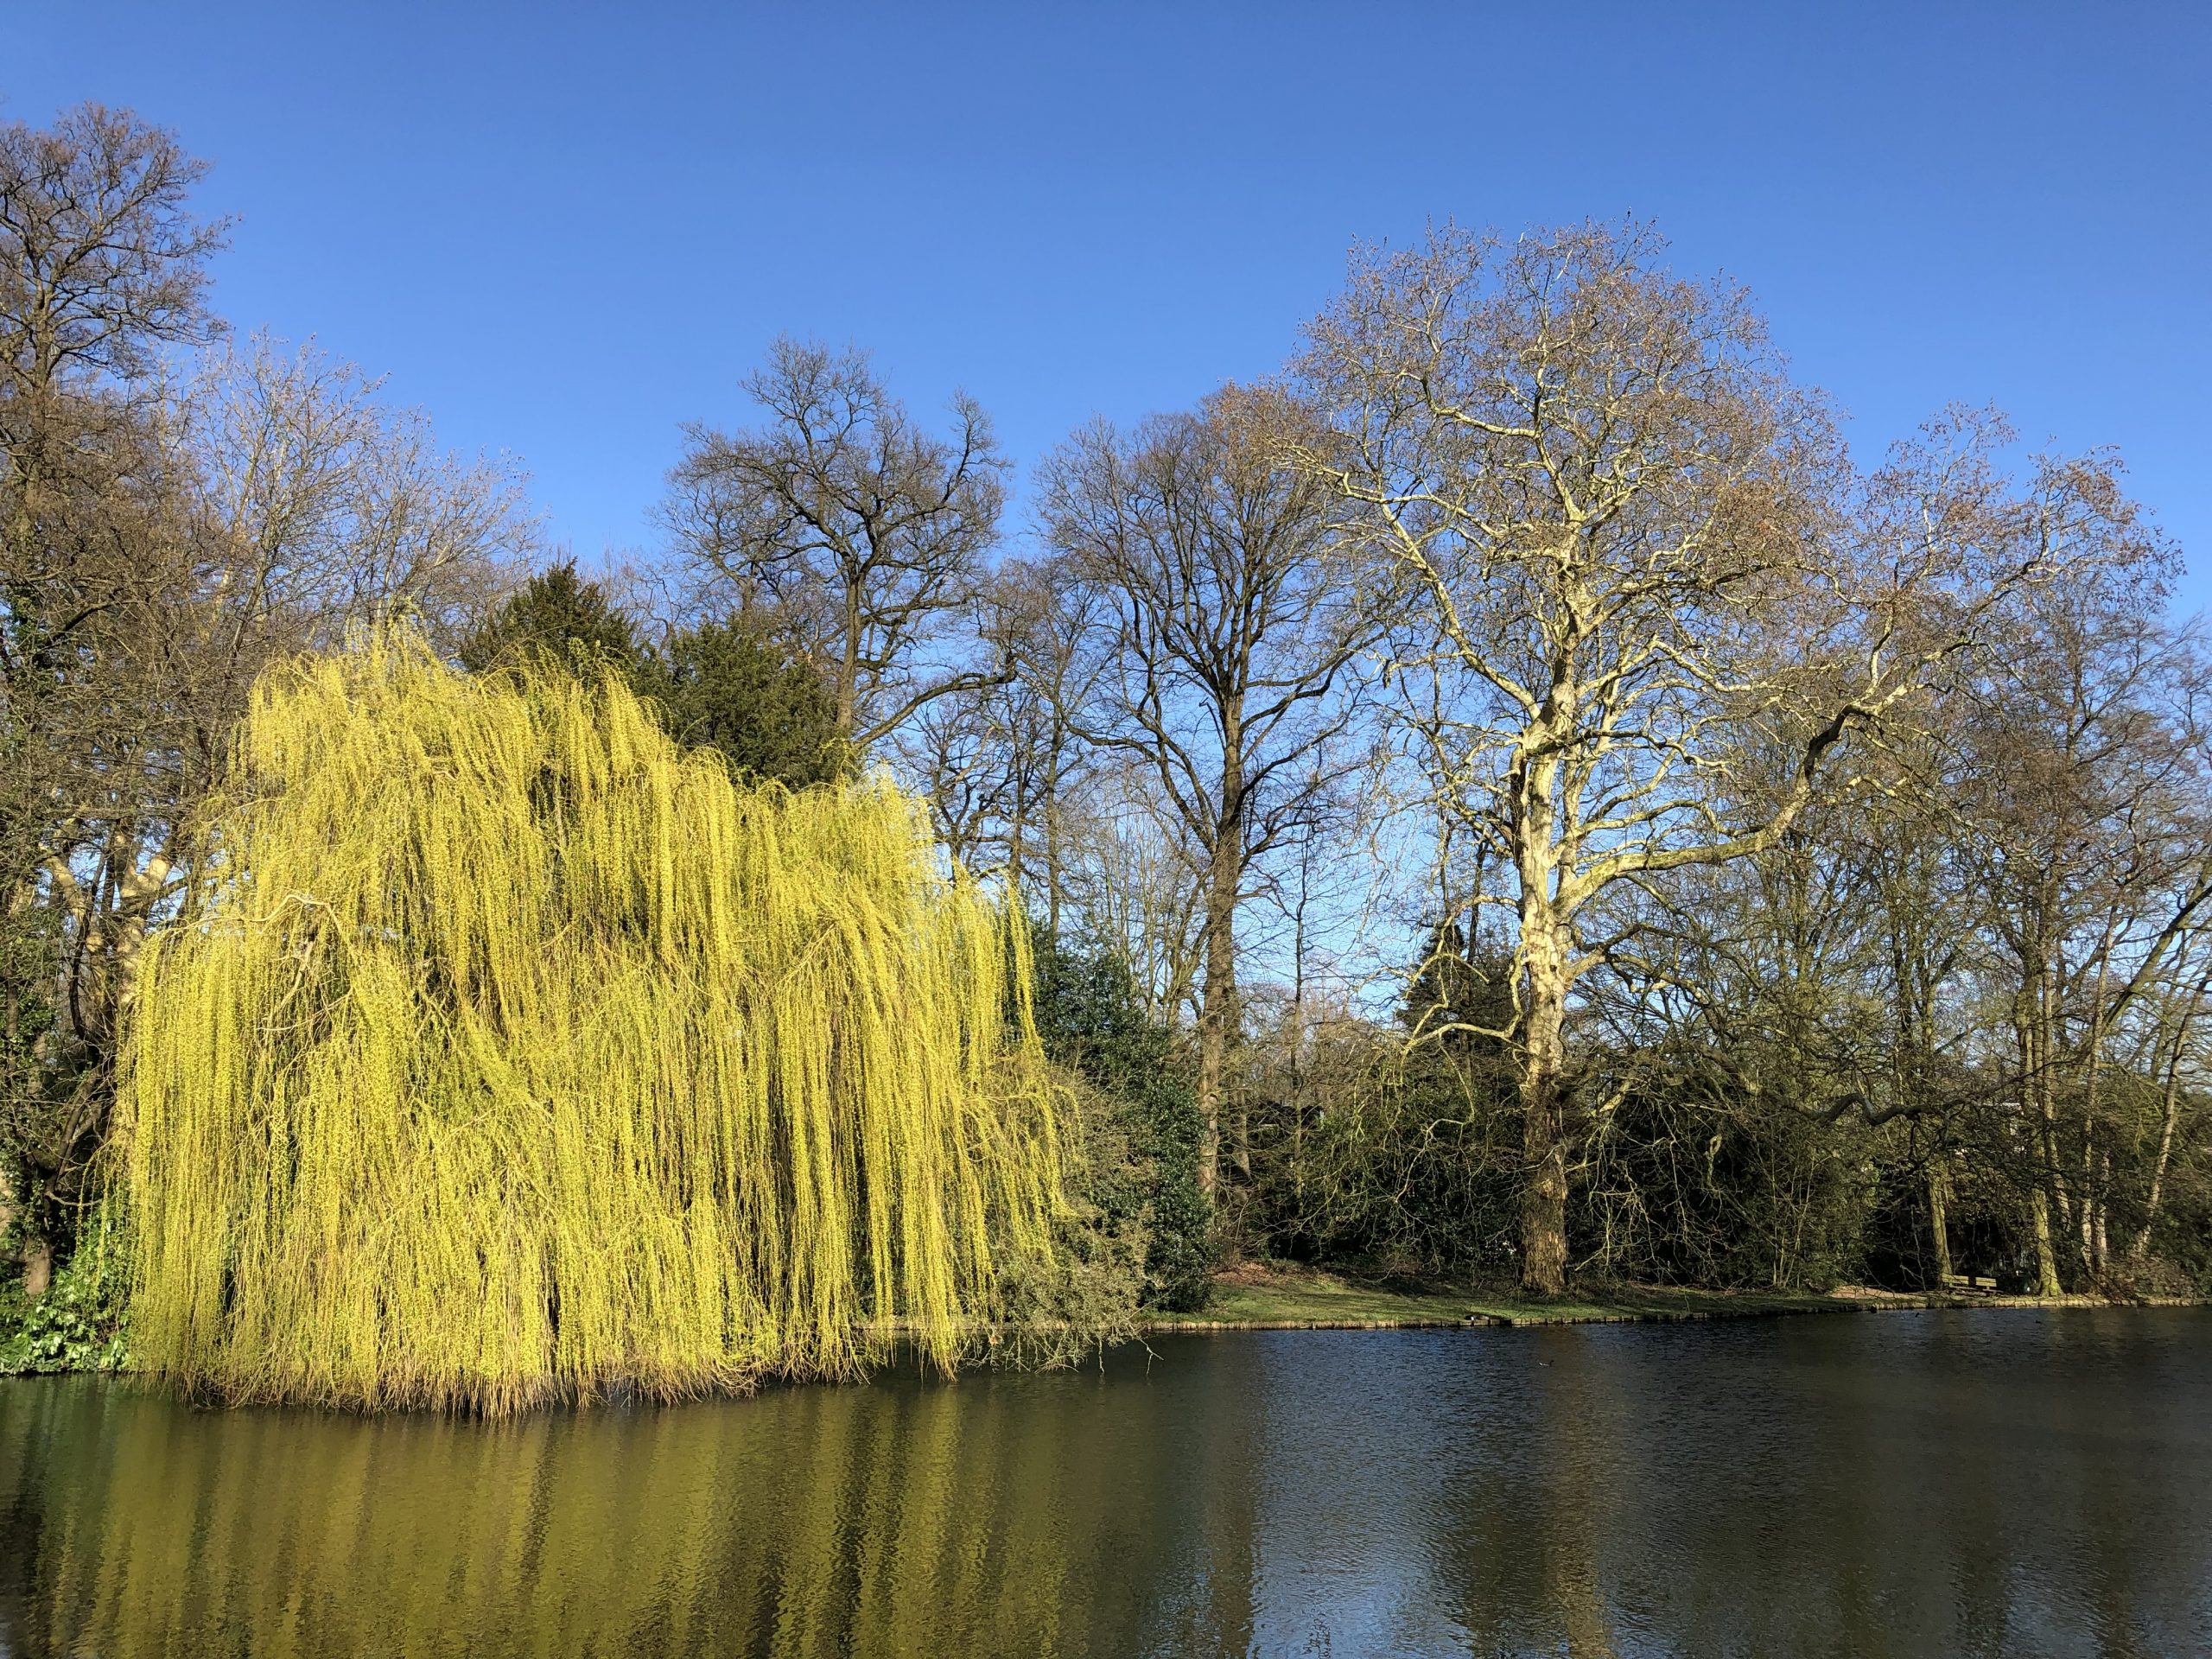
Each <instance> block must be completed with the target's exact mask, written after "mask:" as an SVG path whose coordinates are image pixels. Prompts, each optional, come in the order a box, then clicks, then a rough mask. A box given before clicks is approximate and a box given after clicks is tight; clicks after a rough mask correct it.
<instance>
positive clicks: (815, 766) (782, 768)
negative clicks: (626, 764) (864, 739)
mask: <svg viewBox="0 0 2212 1659" xmlns="http://www.w3.org/2000/svg"><path fill="white" fill-rule="evenodd" d="M634 679H635V683H636V684H637V686H638V689H639V690H640V691H642V692H644V693H645V695H646V696H650V697H652V698H653V699H654V700H655V701H656V702H658V703H659V704H660V706H661V709H662V710H663V712H664V715H665V716H666V718H667V720H668V724H669V728H670V730H671V731H672V732H674V733H675V734H676V736H677V739H678V740H679V741H681V742H683V744H684V745H685V747H693V748H712V749H719V750H720V751H721V754H722V758H723V759H724V760H728V762H729V766H730V771H731V772H734V773H735V774H736V775H737V776H739V777H741V778H759V779H768V778H772V779H778V780H779V781H780V782H783V783H785V784H788V785H791V787H792V788H794V789H804V788H805V787H806V786H807V785H809V784H818V783H825V782H828V781H829V780H831V779H836V778H840V777H842V776H844V775H845V773H846V772H848V771H849V769H850V766H851V762H850V759H849V755H850V747H849V745H848V744H846V743H845V742H844V741H842V739H841V738H840V737H839V736H838V735H837V703H836V698H835V697H834V696H832V695H831V694H830V691H829V686H828V685H827V684H826V683H824V682H823V677H822V676H821V674H820V673H819V672H818V671H817V670H816V669H815V667H814V665H813V664H812V663H810V661H808V660H807V659H806V658H804V657H801V656H798V654H796V653H795V652H792V651H791V649H790V647H789V646H788V645H785V643H784V642H783V641H782V640H781V639H779V638H778V637H777V636H776V634H775V633H774V632H773V631H772V629H771V628H770V627H769V626H768V625H767V624H766V621H765V620H763V619H761V618H760V617H758V616H753V615H747V614H745V613H740V614H738V615H735V616H733V617H732V618H730V620H728V621H727V622H702V623H700V624H699V625H698V626H696V627H690V628H685V629H683V630H682V631H680V632H677V633H675V634H673V635H672V636H671V638H670V639H669V640H668V643H667V644H666V645H664V647H662V648H660V649H658V650H655V651H652V652H646V653H645V655H644V658H643V659H642V660H641V662H640V664H639V669H638V671H637V673H636V675H635V676H634Z"/></svg>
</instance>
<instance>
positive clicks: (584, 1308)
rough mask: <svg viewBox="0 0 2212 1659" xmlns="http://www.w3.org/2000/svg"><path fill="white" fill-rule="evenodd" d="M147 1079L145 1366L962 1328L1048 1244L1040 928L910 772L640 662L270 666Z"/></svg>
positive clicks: (589, 1379)
mask: <svg viewBox="0 0 2212 1659" xmlns="http://www.w3.org/2000/svg"><path fill="white" fill-rule="evenodd" d="M213 836H214V842H215V845H216V847H217V848H218V849H219V851H218V854H217V860H218V863H217V869H218V874H217V875H216V877H215V879H214V880H213V884H212V886H211V888H210V890H209V891H208V892H207V893H206V894H205V895H204V898H203V899H202V902H201V903H200V905H199V906H197V907H196V909H195V910H194V913H193V914H192V915H191V916H190V917H189V918H188V919H187V920H186V921H185V922H184V923H182V924H181V925H176V926H174V927H172V928H170V929H168V930H167V931H165V932H164V933H163V934H162V936H161V937H160V938H158V939H157V940H156V943H155V944H153V945H152V946H151V947H150V948H149V952H148V957H147V960H146V962H145V963H144V965H143V970H142V977H141V980H140V983H139V988H138V997H137V1009H136V1016H135V1019H134V1021H133V1024H132V1028H131V1032H130V1039H129V1042H128V1044H127V1046H126V1051H125V1054H124V1070H123V1077H122V1090H121V1096H120V1123H121V1128H122V1131H123V1142H122V1143H123V1147H124V1170H125V1172H126V1178H127V1192H128V1198H129V1201H130V1208H131V1212H132V1217H133V1223H134V1225H133V1229H132V1236H133V1238H134V1241H135V1243H134V1246H133V1248H134V1250H135V1261H134V1264H133V1268H134V1271H133V1279H132V1285H133V1289H132V1306H131V1332H132V1347H133V1351H134V1354H135V1356H136V1357H137V1360H138V1361H139V1363H141V1364H143V1365H144V1366H146V1367H147V1368H149V1369H150V1370H153V1371H155V1372H156V1373H159V1374H161V1375H163V1376H167V1377H168V1378H170V1379H172V1380H173V1381H175V1382H177V1383H181V1384H183V1385H185V1386H187V1387H189V1388H194V1389H210V1390H213V1391H214V1392H217V1393H219V1394H221V1395H226V1396H227V1397H230V1398H232V1399H235V1400H252V1401H274V1400H283V1401H299V1402H319V1403H329V1404H342V1405H353V1406H362V1407H379V1406H392V1405H427V1406H438V1407H452V1408H473V1409H479V1410H486V1411H493V1412H498V1411H504V1410H508V1409H512V1408H517V1407H519V1406H523V1405H526V1404H529V1403H531V1402H537V1401H542V1400H546V1399H553V1398H564V1397H589V1396H591V1395H595V1394H598V1393H600V1392H601V1391H603V1390H605V1389H607V1388H609V1387H614V1386H632V1387H636V1388H639V1389H645V1390H646V1391H648V1392H650V1393H652V1394H654V1395H661V1396H672V1395H683V1394H690V1393H697V1392H703V1391H707V1390H710V1389H728V1388H734V1387H742V1386H744V1385H746V1384H747V1383H749V1382H750V1381H752V1380H753V1379H754V1378H756V1377H758V1376H762V1375H778V1376H792V1377H806V1376H840V1375H846V1374H849V1373H850V1372H851V1371H853V1370H855V1368H856V1367H858V1366H860V1365H861V1364H863V1363H866V1362H867V1361H868V1360H869V1359H871V1358H874V1357H880V1355H881V1353H882V1352H883V1351H884V1348H885V1344H887V1342H888V1341H889V1340H890V1339H891V1337H892V1335H893V1332H895V1333H896V1334H897V1335H899V1336H902V1337H905V1338H908V1339H910V1340H912V1341H913V1342H914V1343H916V1344H918V1347H919V1348H920V1350H921V1351H922V1352H923V1354H924V1355H925V1356H926V1357H928V1358H929V1359H930V1360H931V1361H933V1362H935V1363H938V1364H939V1365H941V1366H949V1365H950V1364H951V1363H954V1362H955V1360H956V1359H957V1357H958V1356H959V1354H960V1352H961V1351H962V1348H963V1343H964V1342H965V1341H967V1340H968V1338H969V1334H970V1333H971V1332H973V1331H974V1330H975V1328H976V1325H978V1323H979V1322H981V1321H983V1320H986V1319H989V1318H991V1317H992V1316H993V1315H994V1314H995V1313H996V1312H997V1311H998V1304H997V1287H998V1285H999V1282H1000V1270H1001V1268H1006V1267H1007V1266H1009V1265H1012V1262H1009V1260H1008V1258H1009V1257H1011V1258H1014V1259H1015V1260H1018V1261H1027V1262H1043V1261H1045V1260H1046V1259H1048V1258H1049V1257H1050V1255H1051V1249H1052V1247H1051V1243H1050V1235H1051V1227H1052V1220H1053V1217H1055V1215H1056V1214H1057V1213H1058V1211H1059V1210H1060V1207H1061V1203H1062V1200H1061V1197H1060V1191H1061V1189H1060V1159H1061V1154H1060V1142H1059V1136H1058V1129H1057V1127H1056V1123H1055V1119H1054V1107H1053V1102H1052V1093H1051V1089H1050V1086H1049V1084H1048V1082H1047V1078H1046V1070H1045V1065H1044V1060H1043V1058H1042V1054H1041V1052H1040V1051H1039V1046H1038V1043H1037V1038H1036V1033H1035V1031H1034V1028H1033V1026H1032V1025H1031V1023H1030V1017H1029V1012H1028V1007H1027V995H1028V971H1027V962H1026V960H1025V959H1024V950H1025V945H1024V942H1023V938H1022V933H1021V930H1020V928H1019V927H1018V926H1013V925H1009V923H1008V920H1007V915H1006V913H1005V912H1002V911H1001V909H1000V908H999V907H997V906H995V905H994V904H992V903H991V902H990V901H989V900H988V899H987V898H986V897H985V896H984V895H983V894H982V893H978V892H977V890H976V888H975V887H974V886H973V885H972V884H971V883H970V882H969V880H967V879H966V878H965V877H963V876H961V875H958V874H954V875H953V876H951V877H950V878H947V877H945V876H944V875H943V874H940V873H939V868H938V856H937V852H936V849H935V848H934V847H933V845H932V843H931V840H930V837H929V834H928V830H927V827H926V823H925V817H924V815H923V814H922V812H921V810H919V809H918V806H917V805H916V804H915V803H913V802H912V801H911V800H909V799H908V798H906V797H905V796H903V795H901V794H900V793H899V791H897V790H896V789H894V788H893V787H892V786H890V785H888V784H887V783H883V782H880V781H878V782H874V783H867V784H860V785H850V786H847V787H842V788H823V789H817V790H809V791H802V792H799V793H791V792H790V791H785V790H784V789H782V788H780V787H778V786H775V785H768V786H765V787H758V788H755V787H750V786H739V785H734V784H733V783H732V781H731V779H730V777H729V774H728V771H727V770H726V769H725V767H724V766H723V765H722V763H721V760H720V758H719V757H718V756H715V755H714V754H712V753H703V752H695V753H684V752H683V751H681V750H679V749H678V748H677V746H676V745H675V744H674V743H673V742H671V740H670V739H669V738H668V736H667V735H666V734H665V733H664V731H663V730H662V729H661V728H660V726H659V725H658V723H657V722H656V721H655V719H654V717H653V714H652V710H651V709H649V708H647V707H646V706H645V705H644V704H642V703H640V702H639V701H638V700H637V699H636V698H635V697H634V696H632V695H631V693H630V692H629V691H628V690H626V688H625V687H624V686H623V685H621V684H620V683H619V682H618V681H615V680H613V679H612V678H608V679H606V680H604V681H602V682H601V683H596V684H584V683H579V682H577V681H576V680H575V679H574V678H572V677H569V676H567V675H564V674H561V673H559V672H545V673H539V674H526V675H524V676H522V677H504V676H503V677H488V678H475V679H472V678H469V677H465V676H461V675H459V674H456V673H454V672H452V671H449V670H448V669H447V668H446V667H444V666H443V665H442V664H440V663H439V662H438V661H437V660H436V659H435V658H434V657H433V656H432V655H431V654H430V653H429V651H428V650H427V648H426V647H424V646H423V644H422V643H421V642H420V640H419V639H416V638H414V637H413V636H410V635H406V634H399V635H391V636H384V637H378V638H372V639H365V640H363V641H359V642H357V644H356V645H355V647H354V648H353V649H352V650H351V651H349V652H345V653H342V654H338V655H333V656H327V657H321V658H308V659H305V660H302V661H301V662H299V663H297V664H293V665H291V666H289V667H287V668H284V669H282V670H279V671H274V672H272V673H271V674H270V675H269V676H268V677H265V678H264V681H263V682H262V683H261V684H260V685H259V686H258V687H257V690H256V692H255V695H254V697H253V700H252V703H251V710H250V712H249V714H248V715H247V718H246V721H245V725H244V727H243V728H242V731H241V734H240V741H239V743H238V758H237V761H236V764H235V766H234V770H233V776H232V779H231V782H230V785H229V789H228V791H227V794H226V805H225V806H224V808H223V810H221V811H220V813H219V815H218V817H217V818H216V819H215V821H214V830H213Z"/></svg>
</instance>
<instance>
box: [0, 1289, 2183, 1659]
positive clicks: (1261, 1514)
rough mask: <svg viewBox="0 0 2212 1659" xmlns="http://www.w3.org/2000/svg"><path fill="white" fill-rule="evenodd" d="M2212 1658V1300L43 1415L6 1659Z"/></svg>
mask: <svg viewBox="0 0 2212 1659" xmlns="http://www.w3.org/2000/svg"><path fill="white" fill-rule="evenodd" d="M1248 1652H1249V1653H1262V1654H1274V1653H1287V1654H1306V1653H1310V1654H1336V1655H1367V1654H1386V1653H1387V1654H1401V1653H1403V1654H1432V1653H1433V1654H1464V1653H1474V1654H1484V1655H1487V1654H1493V1653H1573V1654H1577V1655H1581V1654H1615V1655H1631V1654H1684V1655H1698V1656H1706V1655H1725V1654H1759V1655H1764V1654H1837V1655H1853V1656H1879V1655H1890V1654H1990V1655H2005V1656H2019V1655H2030V1654H2063V1655H2069V1656H2070V1655H2076V1654H2093V1653H2103V1654H2143V1655H2166V1654H2187V1653H2204V1652H2212V1313H2205V1312H2201V1311H2196V1310H2143V1311H2103V1310H2066V1311H2054V1312H2050V1313H2033V1312H2018V1313H2015V1312H2006V1311H1989V1312H1982V1313H1888V1314H1879V1315H1875V1314H1864V1315H1853V1316H1836V1317H1830V1318H1802V1319H1777V1320H1761V1321H1746V1322H1742V1323H1732V1324H1711V1325H1583V1326H1566V1327H1558V1328H1554V1329H1549V1330H1519V1331H1499V1330H1472V1331H1466V1332H1459V1331H1446V1332H1422V1331H1405V1332H1391V1331H1383V1332H1251V1333H1245V1334H1236V1335H1215V1336H1186V1337H1176V1338H1165V1339H1155V1340H1154V1343H1153V1344H1152V1349H1151V1351H1150V1352H1149V1353H1147V1352H1146V1351H1142V1350H1141V1349H1132V1350H1128V1351H1121V1352H1117V1353H1115V1354H1113V1355H1110V1356H1109V1357H1108V1358H1107V1360H1106V1363H1105V1364H1104V1367H1103V1370H1096V1369H1094V1370H1086V1371H1081V1372H1076V1373H1062V1374H1058V1375H1049V1376H1034V1375H1032V1376H1022V1375H979V1376H967V1377H963V1378H961V1379H959V1380H958V1381H957V1382H954V1383H933V1382H925V1381H921V1380H919V1379H916V1378H913V1377H909V1376H893V1377H889V1378H886V1379H882V1380H880V1381H879V1382H877V1383H874V1384H871V1385H869V1386H866V1387H855V1388H834V1389H833V1388H811V1389H779V1390H774V1391H770V1392H765V1393H763V1394H761V1395H759V1396H757V1397H755V1398H753V1399H750V1400H738V1401H728V1402H710V1403H702V1404H697V1405H690V1406H682V1407H674V1408H613V1409H600V1410H594V1411H589V1412H583V1413H573V1414H572V1413H558V1414H542V1415H537V1416H533V1417H530V1418H526V1419H524V1420H521V1421H515V1422H511V1423H505V1424H499V1425H493V1426H488V1427H487V1426H484V1425H479V1424H471V1423H461V1422H454V1421H441V1420H435V1419H424V1418H396V1419H383V1420H364V1419H358V1418H344V1417H329V1416H319V1415H315V1414H307V1413H297V1412H277V1411H249V1412H232V1413H223V1412H209V1411H199V1410H193V1409H190V1408H183V1407H180V1406H177V1405H175V1404H172V1403H169V1402H166V1401H163V1400H162V1399H159V1398H156V1397H153V1396H150V1395H145V1394H143V1393H139V1392H136V1391H134V1390H131V1389H125V1388H122V1387H117V1386H112V1385H102V1384H99V1383H92V1382H87V1381H83V1380H38V1381H19V1382H0V1654H4V1655H10V1656H16V1655H20V1656H26V1659H30V1656H39V1659H43V1656H46V1655H49V1654H72V1655H94V1654H98V1655H107V1656H113V1659H135V1656H139V1655H156V1654H159V1655H168V1656H201V1655H207V1656H215V1655H239V1656H246V1655H251V1656H256V1659H258V1656H264V1655H275V1656H298V1659H325V1656H340V1655H346V1656H352V1655H401V1654H405V1655H418V1654H419V1655H424V1656H438V1659H448V1656H454V1655H464V1654H465V1655H471V1656H475V1655H510V1654H512V1655H533V1656H547V1659H569V1656H582V1655H607V1656H623V1659H627V1656H632V1655H663V1654H665V1655H723V1654H766V1655H779V1654H790V1655H817V1654H820V1655H830V1654H839V1655H842V1654H848V1653H852V1654H882V1655H915V1656H929V1659H944V1656H960V1655H969V1654H976V1655H997V1654H1007V1655H1015V1654H1102V1655H1117V1656H1118V1655H1130V1654H1205V1655H1211V1654H1225V1653H1248Z"/></svg>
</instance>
